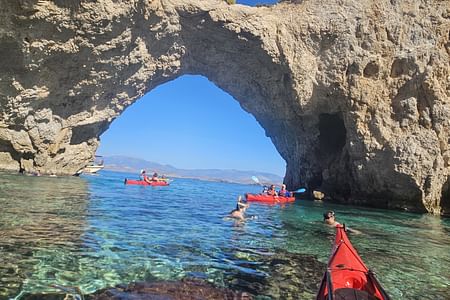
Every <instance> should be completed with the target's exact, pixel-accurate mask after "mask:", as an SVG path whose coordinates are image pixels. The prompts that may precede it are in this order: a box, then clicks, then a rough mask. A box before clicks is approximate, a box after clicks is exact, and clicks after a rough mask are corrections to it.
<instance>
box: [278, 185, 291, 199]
mask: <svg viewBox="0 0 450 300" xmlns="http://www.w3.org/2000/svg"><path fill="white" fill-rule="evenodd" d="M278 196H282V197H291V196H292V193H291V192H289V191H288V190H286V185H285V184H282V185H281V188H280V190H279V191H278Z"/></svg>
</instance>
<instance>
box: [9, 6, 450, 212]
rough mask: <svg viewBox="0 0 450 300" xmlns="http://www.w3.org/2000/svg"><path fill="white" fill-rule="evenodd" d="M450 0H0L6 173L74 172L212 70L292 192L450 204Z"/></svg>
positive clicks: (421, 205) (433, 207)
mask: <svg viewBox="0 0 450 300" xmlns="http://www.w3.org/2000/svg"><path fill="white" fill-rule="evenodd" d="M449 55H450V8H449V6H448V2H447V1H441V0H433V1H425V0H416V1H411V0H382V1H369V0H360V1H356V0H349V1H341V0H334V1H325V0H319V1H282V2H280V3H279V4H277V5H274V6H270V7H269V6H263V7H248V6H244V5H228V4H227V3H226V2H225V1H222V0H209V1H202V0H189V1H187V0H154V1H144V0H115V1H113V0H97V1H93V0H73V1H69V0H18V1H6V0H0V168H1V169H6V170H23V171H27V172H33V171H36V170H39V171H40V172H41V173H56V174H74V173H75V172H76V171H77V170H79V169H81V168H82V167H84V166H85V165H86V164H87V163H88V162H89V161H90V160H91V159H92V158H93V157H94V154H95V151H96V149H97V147H98V145H99V136H100V135H101V134H102V133H103V132H104V131H105V130H107V129H108V127H109V125H110V124H111V122H112V121H113V120H114V119H115V118H116V117H117V116H119V115H120V114H121V113H122V112H123V111H124V109H126V108H127V107H128V106H129V105H131V104H132V103H133V102H134V101H135V100H136V99H138V98H139V97H141V96H143V95H144V94H145V93H147V92H149V91H151V90H152V89H153V88H155V87H157V86H158V85H160V84H163V83H165V82H167V81H170V80H173V79H175V78H177V77H179V76H181V75H184V74H200V75H203V76H206V77H207V78H208V79H209V80H211V81H212V82H214V83H215V84H216V85H217V86H218V87H220V88H221V89H223V90H224V91H226V92H228V93H229V94H230V95H232V96H233V97H234V98H235V99H236V100H237V101H239V103H240V105H241V106H242V108H243V109H244V110H246V111H248V112H250V113H251V114H252V115H254V116H255V118H256V119H257V120H258V122H259V123H260V124H261V125H262V127H263V128H264V129H265V130H266V134H267V136H269V137H270V138H271V139H272V141H273V143H274V145H275V146H276V148H277V149H278V151H279V152H280V154H281V155H282V157H283V158H284V159H285V160H286V163H287V170H286V177H285V182H286V183H287V184H288V187H289V188H291V189H294V188H298V187H300V186H303V185H307V186H308V187H309V188H310V189H314V188H318V187H319V188H320V189H321V190H322V191H324V192H325V194H326V195H330V196H331V197H333V198H334V199H337V200H340V201H343V202H349V203H364V204H367V205H372V206H378V207H388V208H405V209H412V210H419V211H429V212H433V213H440V212H441V211H442V208H444V209H448V208H449V207H450V204H449V203H450V197H449V196H448V195H449V194H450V192H449V189H450V187H449V183H448V182H449V179H448V178H449V161H450V150H449V120H450V104H449V101H450V68H449V63H450V59H449Z"/></svg>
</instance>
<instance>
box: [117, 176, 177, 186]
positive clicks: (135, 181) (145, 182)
mask: <svg viewBox="0 0 450 300" xmlns="http://www.w3.org/2000/svg"><path fill="white" fill-rule="evenodd" d="M125 184H137V185H150V186H164V185H169V183H168V182H167V181H152V182H150V183H149V182H147V181H144V180H133V179H126V178H125Z"/></svg>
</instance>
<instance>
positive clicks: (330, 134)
mask: <svg viewBox="0 0 450 300" xmlns="http://www.w3.org/2000/svg"><path fill="white" fill-rule="evenodd" d="M319 133H320V134H319V145H320V149H321V152H322V153H324V154H326V155H327V156H330V155H332V156H334V155H335V154H338V153H340V152H341V150H342V148H343V147H344V146H345V140H346V135H347V132H346V129H345V125H344V121H343V120H342V118H341V117H340V116H339V115H338V114H320V115H319Z"/></svg>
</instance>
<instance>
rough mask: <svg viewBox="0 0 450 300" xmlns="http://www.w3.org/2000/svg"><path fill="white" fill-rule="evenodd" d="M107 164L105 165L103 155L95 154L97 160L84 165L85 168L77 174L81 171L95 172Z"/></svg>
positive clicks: (79, 172)
mask: <svg viewBox="0 0 450 300" xmlns="http://www.w3.org/2000/svg"><path fill="white" fill-rule="evenodd" d="M104 167H105V166H104V165H103V159H102V156H98V155H96V156H95V160H94V161H93V162H91V163H90V164H89V165H87V166H86V167H84V168H83V169H81V170H79V171H78V172H77V173H76V174H75V175H80V174H81V173H87V174H95V173H97V172H98V171H100V170H101V169H103V168H104Z"/></svg>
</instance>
